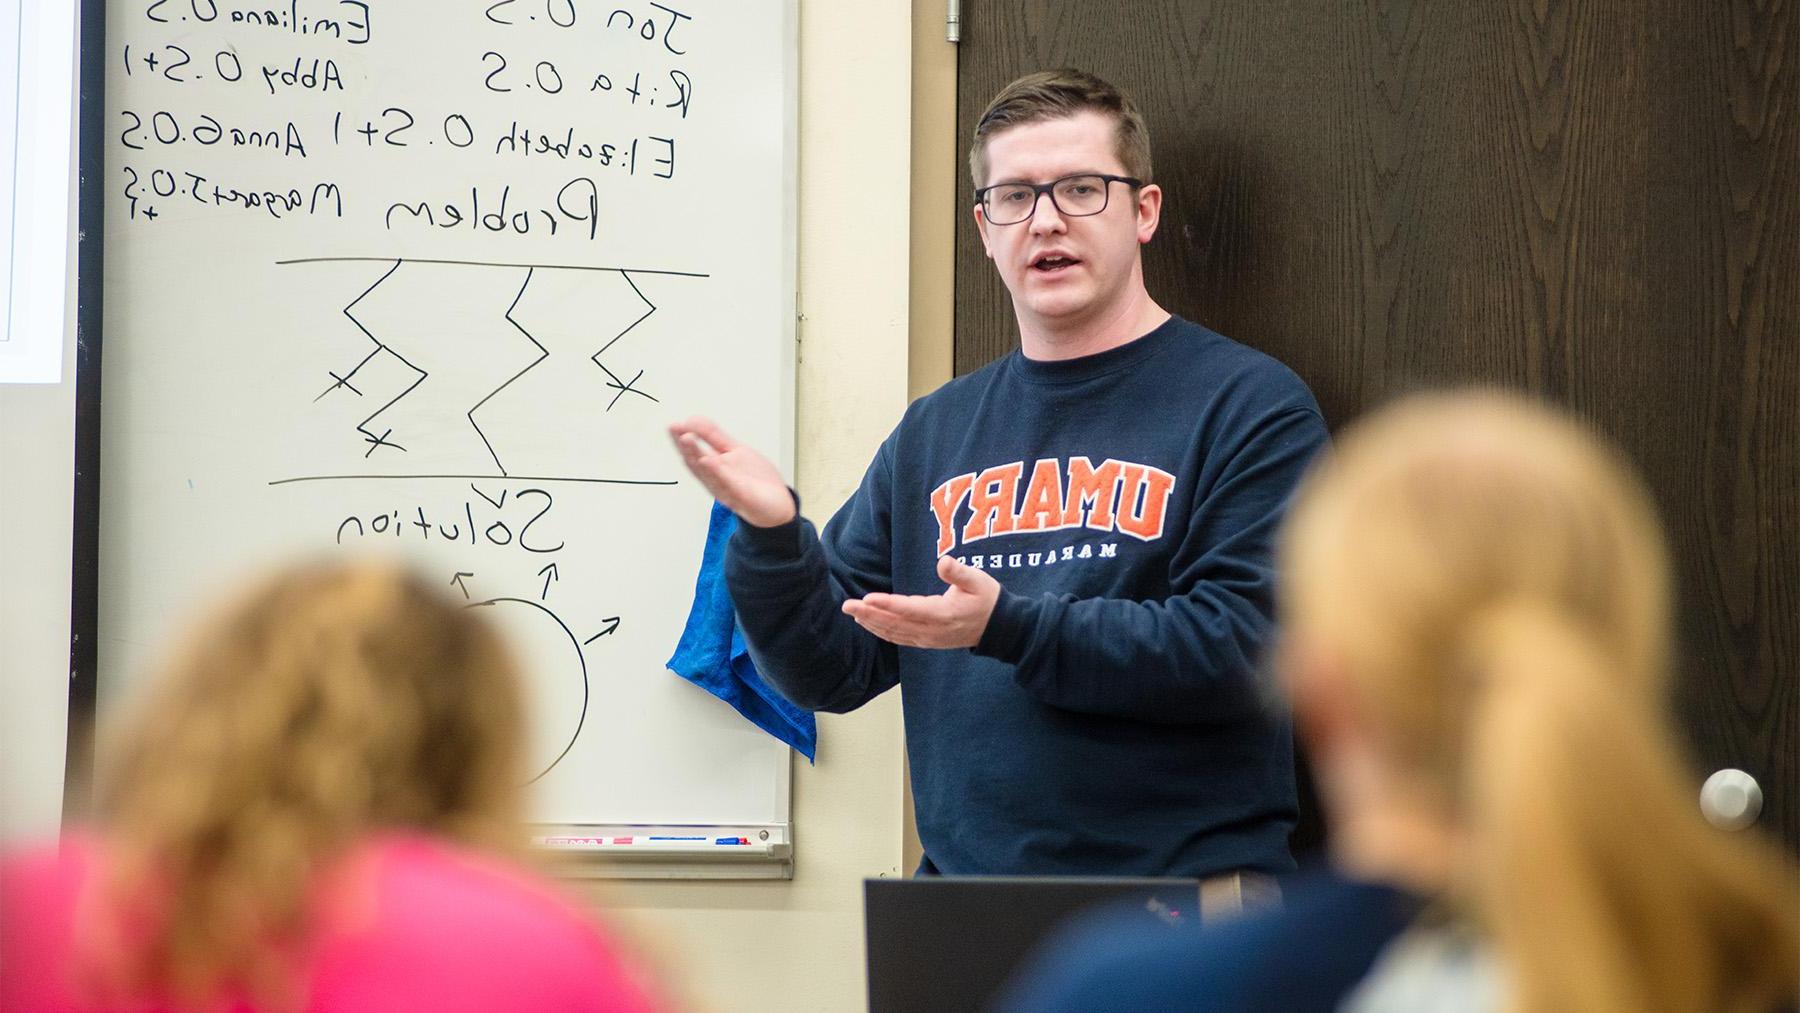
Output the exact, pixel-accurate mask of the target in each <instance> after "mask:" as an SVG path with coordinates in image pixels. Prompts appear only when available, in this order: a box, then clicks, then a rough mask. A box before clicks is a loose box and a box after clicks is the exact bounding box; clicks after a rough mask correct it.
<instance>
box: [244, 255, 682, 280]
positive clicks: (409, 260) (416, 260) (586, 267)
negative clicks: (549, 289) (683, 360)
mask: <svg viewBox="0 0 1800 1013" xmlns="http://www.w3.org/2000/svg"><path fill="white" fill-rule="evenodd" d="M395 261H399V262H401V263H404V264H451V265H455V266H460V267H528V268H534V269H536V270H540V271H621V272H622V271H630V272H631V273H632V274H662V275H669V276H672V277H677V278H710V277H712V275H710V274H702V273H700V272H697V271H656V270H651V269H649V268H644V267H598V266H595V265H593V264H513V263H505V262H501V261H493V260H432V259H427V258H422V257H296V258H293V259H291V260H277V261H276V262H275V264H276V265H277V266H285V265H288V264H348V263H365V262H374V263H382V264H391V263H393V262H395Z"/></svg>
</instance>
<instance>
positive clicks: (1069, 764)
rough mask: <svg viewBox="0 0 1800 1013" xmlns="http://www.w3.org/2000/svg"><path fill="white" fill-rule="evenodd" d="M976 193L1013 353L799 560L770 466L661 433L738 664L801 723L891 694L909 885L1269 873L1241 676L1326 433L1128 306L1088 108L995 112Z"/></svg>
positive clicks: (1142, 222)
mask: <svg viewBox="0 0 1800 1013" xmlns="http://www.w3.org/2000/svg"><path fill="white" fill-rule="evenodd" d="M970 163H971V170H972V172H973V175H974V179H975V185H976V187H977V190H976V191H975V208H974V214H975V220H976V224H977V226H978V228H979V229H980V233H981V238H982V243H983V245H984V246H985V247H986V249H987V255H988V257H989V258H991V259H992V260H993V261H994V264H995V267H996V268H997V269H998V270H999V272H1000V277H1001V279H1002V280H1003V281H1004V282H1005V284H1006V287H1007V289H1008V291H1009V292H1010V293H1011V295H1012V301H1013V308H1014V311H1015V313H1016V315H1017V318H1018V322H1019V339H1020V348H1019V350H1018V351H1016V352H1013V353H1012V354H1010V355H1008V356H1006V357H1004V358H1002V359H1000V360H999V361H997V362H994V363H992V364H990V365H989V366H987V367H985V368H983V369H981V370H978V371H976V372H974V373H971V374H969V375H967V376H964V377H960V378H958V379H956V380H953V381H951V382H950V383H947V384H945V385H944V386H943V387H942V388H940V389H939V390H937V391H936V392H934V393H932V394H931V395H929V396H927V397H925V398H922V399H920V400H919V401H917V402H915V403H914V404H913V405H912V406H911V407H910V408H909V409H908V410H907V413H906V416H905V418H904V419H902V420H901V422H900V425H899V426H898V427H897V428H896V429H895V430H894V432H893V433H892V434H891V435H890V436H889V437H888V439H887V441H886V442H885V443H883V445H882V446H881V449H880V451H879V452H878V453H877V454H876V456H875V460H874V462H873V463H872V464H871V465H870V466H869V469H868V472H867V474H866V475H865V476H864V479H863V483H862V486H861V488H860V489H858V490H857V492H856V494H855V495H854V496H852V497H851V499H850V500H849V502H847V503H846V504H845V505H844V507H843V509H841V510H840V511H839V512H838V514H837V515H836V516H835V517H833V518H832V520H831V522H830V523H829V524H828V525H827V526H826V529H825V533H824V537H823V539H822V540H821V539H820V537H819V536H818V535H817V534H816V532H815V530H814V528H813V527H812V525H811V524H810V523H808V522H807V521H806V520H805V518H803V517H801V516H800V515H799V505H798V502H797V497H795V496H794V495H793V494H792V493H791V492H790V490H789V489H788V487H787V485H786V483H785V482H784V481H783V479H782V477H781V475H780V473H779V472H778V471H777V470H776V469H775V467H774V466H773V465H772V464H770V463H769V461H768V460H767V459H766V458H764V457H762V456H761V455H760V454H758V453H756V452H755V451H753V450H751V449H749V448H747V447H744V446H742V445H740V444H738V443H737V442H736V441H734V440H732V439H731V437H730V436H728V435H727V434H726V433H724V432H722V431H721V430H720V429H719V428H718V427H717V426H716V425H714V424H713V423H711V422H709V421H707V420H705V419H690V420H688V421H686V422H682V423H678V424H676V425H674V426H672V427H671V429H670V432H671V435H672V436H674V438H675V441H676V444H677V446H678V447H679V449H680V451H681V454H682V457H683V459H684V460H685V462H686V463H687V466H688V467H689V469H690V470H692V471H693V473H694V475H695V476H696V477H697V478H699V479H700V481H701V482H702V483H703V484H704V485H705V486H706V488H707V489H708V490H709V491H711V492H712V494H713V495H714V496H715V497H717V498H718V499H719V501H720V502H722V503H724V504H725V505H726V506H728V507H729V508H731V509H732V510H733V511H734V512H735V513H736V514H737V515H738V517H739V518H740V519H741V520H742V522H743V523H742V524H740V525H739V527H738V529H737V532H736V533H735V534H734V536H733V538H732V541H731V545H730V550H729V553H728V556H727V560H726V578H727V581H728V583H729V587H730V590H731V594H732V599H733V601H734V603H735V605H736V607H737V610H738V617H739V622H740V623H741V624H742V626H743V629H744V635H745V639H746V640H747V641H748V643H749V645H750V651H751V656H752V658H753V660H755V662H756V663H757V665H758V667H759V668H760V669H761V671H762V672H763V674H764V675H765V676H767V677H768V678H769V679H770V681H772V682H773V683H774V684H775V685H776V686H777V687H778V688H779V689H780V690H781V691H782V692H783V693H784V694H786V695H788V696H789V697H790V698H791V699H792V700H794V702H796V703H798V704H800V705H802V706H805V707H809V708H812V709H815V710H827V711H839V712H841V711H847V710H851V709H853V708H856V707H858V706H861V705H862V704H863V703H865V702H867V701H868V700H870V699H871V698H873V697H875V696H876V695H878V694H880V693H882V692H884V691H886V690H887V689H889V688H890V687H892V686H894V685H896V684H899V685H902V686H904V688H905V694H904V699H903V707H904V711H905V719H906V729H907V743H908V754H909V759H910V762H911V765H912V783H913V792H914V796H915V799H916V802H917V815H918V826H919V837H920V840H921V842H922V843H923V844H924V847H925V860H924V863H923V864H922V866H921V869H920V871H921V872H925V873H930V872H944V873H952V874H972V873H1036V874H1053V873H1089V874H1101V873H1104V874H1130V875H1187V876H1200V877H1230V876H1235V875H1236V874H1238V873H1245V872H1248V873H1272V872H1279V871H1283V870H1286V869H1288V868H1291V867H1292V860H1291V859H1290V858H1289V855H1288V850H1287V835H1288V832H1289V830H1290V829H1291V828H1292V825H1293V822H1294V818H1295V801H1294V782H1293V767H1292V751H1291V746H1290V740H1289V731H1288V727H1287V724H1286V722H1285V720H1284V719H1283V718H1282V717H1281V716H1279V715H1277V714H1275V713H1272V712H1270V711H1269V710H1268V709H1267V708H1266V706H1265V704H1264V701H1263V700H1262V698H1261V694H1260V693H1259V687H1258V684H1257V680H1256V676H1255V672H1256V667H1257V663H1258V660H1259V655H1260V653H1261V652H1262V650H1263V648H1264V647H1265V646H1266V643H1267V641H1268V639H1269V636H1270V633H1271V629H1272V624H1271V612H1272V608H1273V598H1274V596H1273V586H1272V584H1273V568H1272V564H1271V559H1270V555H1271V539H1272V537H1273V535H1274V532H1275V528H1276V526H1277V524H1278V522H1279V520H1280V517H1281V513H1282V510H1283V508H1284V507H1285V505H1286V503H1287V501H1288V498H1289V495H1290V494H1291V493H1292V491H1293V489H1294V487H1295V486H1296V485H1297V483H1298V482H1299V479H1300V477H1301V474H1302V472H1303V471H1304V469H1305V468H1306V466H1307V464H1308V462H1309V461H1310V460H1311V459H1312V457H1313V456H1314V454H1315V452H1316V451H1317V450H1318V449H1319V448H1320V447H1321V446H1323V444H1324V443H1325V439H1326V433H1325V426H1324V422H1323V420H1322V419H1321V418H1320V415H1319V411H1318V407H1317V405H1316V404H1315V403H1314V401H1313V398H1312V395H1311V394H1310V393H1309V392H1308V391H1307V389H1306V386H1305V385H1304V384H1303V383H1302V382H1301V381H1300V380H1299V379H1298V378H1297V377H1295V376H1294V375H1293V374H1292V373H1291V372H1289V371H1288V370H1287V369H1286V368H1284V367H1282V366H1281V365H1280V364H1278V363H1276V362H1275V361H1274V360H1272V359H1270V358H1268V357H1267V356H1264V355H1261V354H1260V353H1257V352H1255V351H1252V350H1250V349H1248V348H1246V347H1244V346H1242V345H1239V344H1236V343H1235V342H1232V341H1229V340H1227V339H1225V338H1223V337H1220V336H1219V335H1217V334H1214V333H1212V332H1211V331H1209V330H1207V329H1205V328H1203V327H1200V326H1198V325H1195V324H1192V323H1189V322H1187V321H1184V320H1181V319H1179V318H1175V317H1172V316H1170V314H1169V313H1168V312H1167V311H1166V310H1164V309H1163V308H1162V307H1160V306H1158V305H1157V304H1156V303H1155V302H1154V301H1153V300H1152V299H1151V298H1150V295H1149V293H1148V292H1147V291H1145V289H1144V281H1143V267H1142V263H1141V260H1140V256H1139V247H1140V246H1141V245H1142V244H1144V243H1147V242H1149V241H1150V239H1151V237H1152V236H1153V235H1155V233H1156V227H1157V221H1158V217H1159V214H1160V212H1161V208H1162V191H1161V190H1160V189H1159V188H1158V187H1157V186H1156V185H1155V184H1153V183H1150V182H1149V179H1150V153H1149V139H1148V136H1147V133H1146V131H1145V129H1144V124H1143V120H1142V119H1141V117H1140V116H1139V115H1138V113H1137V112H1136V110H1135V109H1134V108H1133V107H1132V105H1131V104H1130V102H1129V101H1128V100H1127V99H1126V98H1124V97H1123V96H1122V95H1121V94H1120V93H1119V92H1118V91H1117V90H1115V89H1114V88H1113V87H1112V86H1111V85H1109V84H1107V83H1106V82H1104V81H1101V80H1099V79H1098V78H1095V77H1093V76H1091V75H1088V74H1084V73H1081V72H1078V71H1054V72H1048V73H1040V74H1033V75H1030V76H1028V77H1025V78H1022V79H1020V80H1019V81H1016V82H1014V83H1013V84H1011V85H1009V86H1007V88H1006V89H1005V90H1003V91H1002V92H1001V93H1000V95H999V96H998V97H996V98H995V99H994V101H993V103H992V104H991V105H990V106H989V107H988V110H987V112H986V113H984V114H983V115H982V118H981V120H980V122H979V124H978V125H977V126H976V129H975V143H974V149H973V152H972V154H971V156H970ZM1236 882H1237V881H1236V880H1235V879H1234V880H1229V881H1228V885H1230V884H1234V883H1236Z"/></svg>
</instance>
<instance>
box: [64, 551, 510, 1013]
mask: <svg viewBox="0 0 1800 1013" xmlns="http://www.w3.org/2000/svg"><path fill="white" fill-rule="evenodd" d="M523 706H524V705H523V702H522V699H521V689H520V679H519V674H518V671H517V669H516V667H515V663H514V661H513V659H512V657H511V656H510V655H509V653H508V652H507V650H506V649H505V647H504V645H503V644H502V642H501V639H500V637H499V635H498V634H497V633H496V631H495V630H494V629H493V627H492V626H491V625H490V624H489V622H488V621H486V620H485V619H484V618H483V616H482V615H481V610H471V609H467V608H465V607H464V606H463V604H462V603H460V602H456V601H453V600H451V599H450V598H449V597H448V596H446V595H444V594H441V593H438V592H437V591H435V590H433V589H430V588H428V587H426V586H425V584H424V583H423V582H422V581H421V580H420V579H418V578H417V577H415V576H413V575H411V574H409V573H407V572H405V571H404V570H401V569H399V568H397V567H394V566H390V565H379V564H356V563H350V564H346V563H323V564H312V565H303V566H298V567H295V568H292V569H289V570H285V571H283V572H281V573H279V574H277V575H275V576H274V577H272V578H270V579H268V580H266V581H265V582H263V583H262V584H261V585H260V586H258V587H257V588H255V589H254V590H252V591H250V592H249V593H248V594H245V595H243V596H242V597H241V598H239V599H237V600H236V601H234V602H233V603H231V604H229V605H228V606H227V607H225V608H224V609H223V610H222V611H221V612H220V613H219V614H217V615H216V616H215V617H213V618H212V619H211V621H209V622H205V623H203V624H201V625H199V626H198V627H197V628H196V629H194V630H193V632H192V633H191V634H190V635H189V637H188V638H187V640H186V642H185V646H184V647H183V648H182V649H181V650H179V651H178V652H177V653H176V654H175V655H174V656H173V658H172V660H171V661H170V662H169V664H168V665H167V669H166V671H165V672H164V673H163V676H162V678H161V679H160V680H159V682H157V683H156V684H155V687H154V689H153V690H151V692H150V695H149V696H148V698H147V699H146V700H144V701H143V702H142V706H140V707H138V708H136V709H135V711H134V712H133V714H132V716H131V718H130V719H129V724H128V725H126V726H125V727H123V728H122V729H121V730H120V731H121V734H120V735H119V736H118V737H117V738H116V739H115V740H114V741H113V746H114V748H113V749H111V750H110V754H109V755H108V756H107V757H106V760H107V762H105V763H104V765H103V774H102V779H101V790H100V795H99V812H100V817H101V828H102V851H101V853H102V855H103V856H104V864H103V868H102V871H101V874H100V876H99V877H97V879H98V892H97V896H96V899H98V900H99V901H101V902H102V903H101V904H100V910H102V911H104V912H106V914H107V918H106V919H104V920H103V924H110V925H111V926H112V928H113V932H114V933H117V934H116V935H114V934H113V933H108V932H106V931H101V932H99V933H98V934H97V935H96V936H95V938H94V940H93V941H94V942H95V943H96V944H97V945H99V946H100V948H101V949H100V951H98V952H104V953H106V954H107V956H106V959H105V966H104V968H103V969H101V971H100V973H99V978H100V979H101V980H102V981H103V982H104V985H103V986H102V987H103V989H104V990H106V991H112V990H121V991H123V993H124V994H127V995H132V996H145V995H160V996H167V997H171V998H205V997H209V996H215V997H216V996H217V995H218V994H220V992H221V990H231V991H234V992H239V993H241V994H245V995H248V996H252V997H255V998H256V999H257V1001H259V1002H264V1003H268V1004H270V1005H274V1006H281V1005H286V1004H288V1003H289V1002H291V1001H293V1000H294V999H295V993H294V992H293V986H294V984H295V982H293V980H292V978H291V970H292V968H291V965H290V958H291V956H292V955H293V953H294V952H295V947H296V946H297V945H299V944H300V943H301V942H302V941H303V940H304V938H305V934H306V929H307V921H308V911H307V899H308V893H309V886H310V885H311V883H312V881H313V877H314V875H315V874H316V873H318V872H319V871H320V870H321V869H322V868H324V867H325V866H327V865H328V864H329V863H331V862H332V861H333V860H334V859H335V858H337V857H339V856H340V855H342V854H343V853H344V852H345V851H346V850H347V849H348V848H349V847H351V846H352V845H354V844H355V843H356V842H357V841H359V840H360V839H363V838H365V837H367V836H368V835H369V834H371V833H373V832H379V831H382V830H411V831H419V832H424V833H429V834H432V835H435V836H437V837H439V838H443V839H447V840H450V841H455V842H459V843H463V844H466V845H470V846H474V847H477V848H481V849H485V850H488V851H497V852H501V853H507V854H517V853H519V852H520V851H521V850H522V849H523V845H524V838H523V836H522V829H521V826H522V825H521V822H520V817H521V814H520V813H519V812H518V810H517V806H518V804H519V803H518V801H517V799H518V796H519V786H520V784H521V783H522V782H523V780H524V778H523V777H522V776H521V769H522V768H521V762H522V761H521V758H520V752H521V738H522V735H523V728H522V725H523V720H524V718H523ZM109 935H111V936H112V938H111V939H110V942H112V943H124V941H125V940H128V941H129V942H128V944H123V945H110V946H108V945H105V944H106V943H107V942H108V941H109V940H108V936H109Z"/></svg>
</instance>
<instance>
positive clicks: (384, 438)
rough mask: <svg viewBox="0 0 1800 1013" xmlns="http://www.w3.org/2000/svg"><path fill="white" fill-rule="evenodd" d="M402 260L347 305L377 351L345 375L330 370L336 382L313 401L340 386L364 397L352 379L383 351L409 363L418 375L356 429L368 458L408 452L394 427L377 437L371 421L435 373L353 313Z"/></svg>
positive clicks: (347, 314)
mask: <svg viewBox="0 0 1800 1013" xmlns="http://www.w3.org/2000/svg"><path fill="white" fill-rule="evenodd" d="M402 263H404V261H401V260H396V261H394V266H393V267H390V268H388V269H387V272H386V273H385V274H383V275H382V276H381V277H379V278H377V279H375V284H373V285H370V286H369V287H368V288H366V289H363V292H362V295H359V296H357V297H356V298H355V299H352V300H350V305H348V306H345V307H344V316H346V317H348V318H349V320H350V322H351V323H353V324H355V325H356V329H357V330H359V331H361V332H363V336H364V337H366V338H368V339H369V340H370V341H371V342H374V344H375V350H374V351H372V352H370V353H369V354H368V355H365V356H363V360H362V361H361V362H359V363H357V364H356V368H355V369H352V370H350V372H348V373H346V374H344V375H343V376H339V375H337V374H336V373H330V374H329V375H330V376H331V379H332V380H333V381H334V382H333V383H332V385H331V386H329V387H327V388H325V389H324V390H323V391H320V392H319V397H315V398H313V402H314V403H317V402H318V400H319V398H322V397H324V396H325V395H326V394H329V393H331V392H332V391H334V390H337V389H338V388H339V387H343V388H345V389H346V390H348V391H350V392H351V393H352V394H355V395H356V396H357V397H362V396H363V395H362V391H360V390H357V389H356V387H355V386H353V385H352V384H351V383H350V380H351V379H352V378H353V377H355V376H356V374H357V372H358V371H360V370H361V369H362V368H363V367H364V366H366V365H368V364H369V362H370V361H371V360H373V359H374V358H375V357H376V356H377V355H380V354H381V353H382V352H386V353H388V354H389V355H391V356H393V357H394V358H396V359H399V360H400V361H401V362H402V363H404V364H405V365H406V368H407V369H410V370H412V371H413V372H414V373H417V374H418V376H417V377H415V378H414V379H413V382H412V383H410V384H408V385H407V387H406V389H405V390H403V391H401V392H400V393H399V394H396V395H394V398H393V400H390V401H389V402H388V403H387V404H384V405H382V406H381V407H380V408H377V409H375V411H374V412H373V413H372V414H370V415H369V417H368V418H366V419H363V420H362V421H361V422H359V423H357V424H356V431H357V432H359V433H361V434H363V438H364V439H365V440H367V441H368V443H369V449H368V450H367V451H365V452H364V453H363V456H364V457H368V456H369V455H370V454H373V453H375V451H376V449H377V448H379V447H393V448H394V449H395V450H398V451H400V452H401V453H405V452H406V448H405V447H403V446H401V445H400V444H398V443H394V442H392V441H391V440H389V439H388V437H389V436H391V435H393V432H394V430H393V429H391V428H390V429H387V430H385V431H383V432H382V433H381V435H379V436H377V435H375V433H374V432H373V431H372V430H371V429H369V423H371V422H373V421H375V419H376V418H377V417H379V416H380V415H381V413H382V412H385V411H387V410H388V409H389V408H392V407H394V405H395V404H397V403H398V402H399V401H400V399H401V398H403V397H405V396H406V395H408V394H411V393H412V392H413V389H414V388H416V387H418V386H419V384H421V383H424V382H425V378H426V377H427V376H429V375H431V374H429V373H427V372H425V371H424V370H422V369H420V368H419V367H417V366H415V365H413V364H412V363H411V362H408V361H407V359H406V356H404V355H401V354H400V353H399V352H396V351H394V350H393V349H392V348H389V347H388V346H387V345H385V344H383V343H382V341H381V339H379V338H377V337H376V336H375V335H373V334H370V333H369V329H368V328H367V327H364V326H363V325H362V321H360V320H358V319H356V315H355V314H353V313H351V312H350V311H351V310H353V309H355V308H356V304H357V303H359V302H362V301H363V300H364V299H366V298H368V295H369V293H370V292H373V291H375V290H376V289H377V288H379V287H381V283H382V282H384V281H387V280H388V279H389V278H391V277H393V274H394V272H395V271H398V270H400V265H401V264H402Z"/></svg>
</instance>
